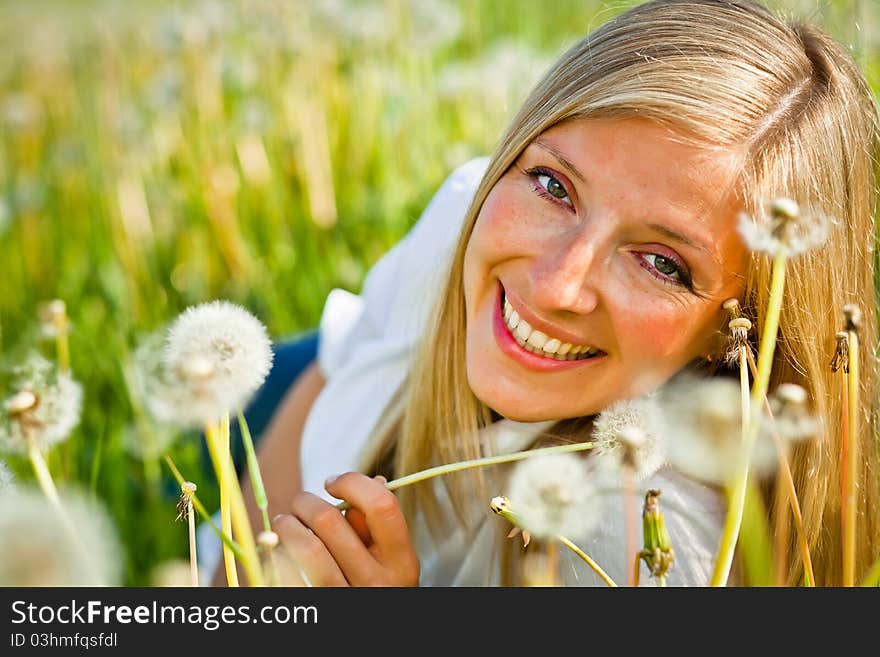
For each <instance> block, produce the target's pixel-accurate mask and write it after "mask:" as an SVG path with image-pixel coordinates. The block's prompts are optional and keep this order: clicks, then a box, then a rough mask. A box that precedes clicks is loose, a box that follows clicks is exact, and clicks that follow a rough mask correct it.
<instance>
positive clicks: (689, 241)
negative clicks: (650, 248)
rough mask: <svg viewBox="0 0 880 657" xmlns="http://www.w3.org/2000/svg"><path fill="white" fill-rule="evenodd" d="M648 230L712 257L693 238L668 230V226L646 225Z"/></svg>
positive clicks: (708, 251)
mask: <svg viewBox="0 0 880 657" xmlns="http://www.w3.org/2000/svg"><path fill="white" fill-rule="evenodd" d="M648 228H650V229H651V230H654V231H656V232H658V233H662V234H663V235H665V236H666V237H668V238H669V239H671V240H675V241H676V242H679V243H681V244H685V245H687V246H689V247H691V248H694V249H697V250H698V251H705V252H706V253H708V254H709V255H712V252H711V251H710V250H709V249H708V248H706V247H705V246H703V245H702V244H700V243H699V242H697V241H696V240H694V239H693V238H691V237H688V236H687V235H684V234H682V233H679V232H678V231H675V230H673V229H671V228H669V227H668V226H664V225H663V224H657V223H650V224H648Z"/></svg>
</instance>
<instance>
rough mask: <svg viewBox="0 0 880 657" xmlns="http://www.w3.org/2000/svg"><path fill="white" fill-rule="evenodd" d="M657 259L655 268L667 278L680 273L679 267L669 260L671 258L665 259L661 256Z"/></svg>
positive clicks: (657, 256)
mask: <svg viewBox="0 0 880 657" xmlns="http://www.w3.org/2000/svg"><path fill="white" fill-rule="evenodd" d="M654 257H655V258H656V259H655V260H654V267H656V268H657V271H659V272H660V273H661V274H665V275H667V276H672V275H673V274H677V273H678V265H676V264H675V263H674V262H672V261H671V260H669V258H664V257H663V256H661V255H655V256H654Z"/></svg>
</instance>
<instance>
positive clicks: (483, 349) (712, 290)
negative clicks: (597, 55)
mask: <svg viewBox="0 0 880 657" xmlns="http://www.w3.org/2000/svg"><path fill="white" fill-rule="evenodd" d="M739 163H740V159H739V157H738V156H737V154H736V153H735V152H733V151H730V152H717V151H714V152H710V151H706V150H701V149H697V148H695V147H693V146H689V145H685V144H682V143H678V142H677V141H675V135H674V133H672V132H670V131H669V130H667V129H666V128H663V127H661V126H659V125H657V124H655V123H652V122H649V121H647V120H643V119H614V120H610V119H603V120H590V121H577V122H569V123H565V124H561V125H558V126H555V127H554V128H552V129H550V130H547V131H546V132H544V133H543V134H542V135H541V136H540V137H538V138H537V139H535V141H533V142H532V143H531V144H530V145H529V146H528V147H527V148H526V149H525V151H523V153H522V155H521V156H520V157H519V159H518V160H517V161H516V162H515V163H514V164H513V165H512V166H511V167H510V169H509V170H508V171H507V172H506V173H505V174H504V176H503V177H502V178H501V179H500V180H499V181H498V182H497V183H496V184H495V186H494V187H493V188H492V191H491V192H490V193H489V195H488V196H487V198H486V200H485V202H484V204H483V206H482V209H481V210H480V214H479V216H478V217H477V221H476V224H475V225H474V229H473V233H472V234H471V237H470V240H469V242H468V246H467V250H466V252H465V257H464V293H465V304H466V310H467V373H468V380H469V382H470V385H471V387H472V389H473V391H474V393H475V394H476V395H477V397H478V398H479V399H481V400H482V401H483V402H484V403H486V404H487V405H488V406H489V407H491V408H492V409H494V410H495V411H497V412H498V413H500V414H502V415H504V416H506V417H508V418H511V419H514V420H519V421H524V422H534V421H540V420H554V419H564V418H570V417H579V416H584V415H591V414H594V413H598V412H600V411H601V410H602V409H603V408H605V407H606V406H608V405H609V404H611V403H613V402H615V401H617V400H620V399H626V398H629V397H634V396H637V395H640V394H642V393H644V392H647V391H648V390H651V389H653V388H654V387H656V386H657V385H659V384H661V383H663V382H664V381H666V380H667V379H668V378H670V377H671V376H672V375H673V374H675V373H676V372H677V371H679V370H680V369H681V368H682V367H684V366H685V365H687V364H688V363H689V362H691V361H692V360H694V359H696V358H700V357H702V356H703V355H704V354H707V353H715V352H717V351H718V350H719V349H720V348H722V344H723V343H719V342H718V339H717V335H716V332H717V331H718V329H719V328H721V327H723V326H724V320H725V311H723V310H722V308H721V304H722V303H723V301H724V300H725V299H728V298H730V297H737V298H740V297H741V295H742V292H743V289H744V284H743V283H744V274H745V271H746V265H747V263H748V252H747V250H746V248H745V246H744V245H743V243H742V242H741V240H740V238H739V236H738V234H737V232H736V219H737V215H738V213H739V210H740V208H741V203H740V201H739V199H738V197H737V195H736V192H735V188H734V184H733V183H734V180H735V178H736V174H737V172H738V169H739ZM517 320H518V321H519V323H518V324H517ZM511 326H515V327H516V328H513V329H512V330H511V328H510V327H511ZM594 354H595V355H594Z"/></svg>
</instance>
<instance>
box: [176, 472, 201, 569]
mask: <svg viewBox="0 0 880 657" xmlns="http://www.w3.org/2000/svg"><path fill="white" fill-rule="evenodd" d="M180 490H181V492H182V494H183V495H184V496H185V497H186V524H187V529H188V530H189V574H190V579H191V580H192V585H193V586H195V587H198V585H199V557H198V554H197V552H196V517H195V515H196V514H195V513H194V512H193V502H192V494H193V493H195V492H196V485H195V484H194V483H192V482H189V481H187V482H184V484H183V485H182V486H181V487H180Z"/></svg>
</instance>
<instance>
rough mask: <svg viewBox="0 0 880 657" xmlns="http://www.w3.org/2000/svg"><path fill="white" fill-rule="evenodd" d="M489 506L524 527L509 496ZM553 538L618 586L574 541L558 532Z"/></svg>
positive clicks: (601, 576)
mask: <svg viewBox="0 0 880 657" xmlns="http://www.w3.org/2000/svg"><path fill="white" fill-rule="evenodd" d="M489 507H490V508H491V509H492V511H494V512H495V513H497V514H498V515H499V516H501V517H502V518H504V519H505V520H507V521H508V522H509V523H510V524H512V525H514V526H516V527H519V528H521V529H523V524H522V520H521V519H520V518H519V516H517V515H516V514H515V513H514V512H513V511H512V509H511V504H510V500H509V499H508V498H506V497H503V496H499V497H495V498H493V499H492V502H491V503H490V504H489ZM524 531H525V530H524ZM553 538H554V539H555V540H557V541H559V542H560V543H562V544H563V545H564V546H565V547H567V548H568V549H569V550H571V551H572V552H574V553H575V554H576V555H577V556H578V557H580V558H581V559H582V560H583V561H584V563H586V564H587V565H588V566H589V567H590V568H592V569H593V571H594V572H595V573H596V574H597V575H598V576H599V578H600V579H601V580H602V581H603V582H605V583H606V584H607V585H608V586H614V587H616V586H617V584H616V583H615V582H614V580H613V579H611V577H610V576H609V575H608V573H606V572H605V571H604V570H603V569H602V567H601V566H599V564H597V563H596V562H595V561H594V560H593V559H592V558H591V557H590V556H589V555H588V554H587V553H586V552H584V551H583V550H581V549H580V548H579V547H578V546H577V545H575V543H574V542H572V541H571V540H569V539H568V538H566V537H565V536H562V535H559V534H556V535H555V536H553Z"/></svg>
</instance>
